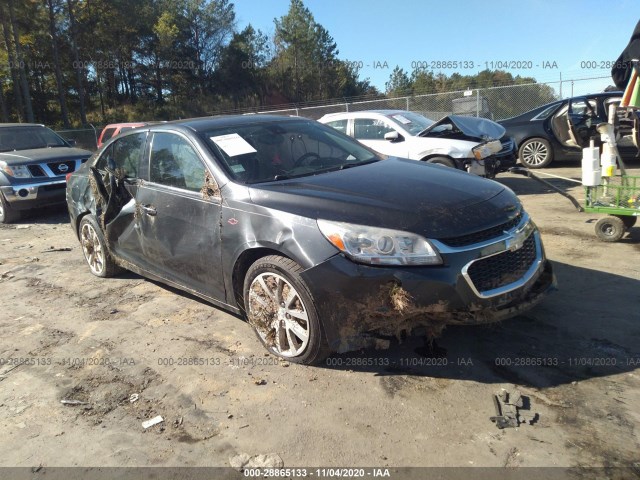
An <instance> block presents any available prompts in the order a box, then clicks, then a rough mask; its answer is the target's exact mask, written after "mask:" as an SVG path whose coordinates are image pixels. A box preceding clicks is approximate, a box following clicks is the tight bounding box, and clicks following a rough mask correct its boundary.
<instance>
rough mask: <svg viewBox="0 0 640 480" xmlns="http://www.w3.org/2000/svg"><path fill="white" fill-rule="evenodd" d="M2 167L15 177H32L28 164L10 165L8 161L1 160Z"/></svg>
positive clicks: (0, 165) (5, 171)
mask: <svg viewBox="0 0 640 480" xmlns="http://www.w3.org/2000/svg"><path fill="white" fill-rule="evenodd" d="M0 169H1V170H2V171H3V172H4V173H6V174H7V175H11V176H12V177H14V178H31V173H30V172H29V169H28V168H27V166H26V165H8V164H7V162H0Z"/></svg>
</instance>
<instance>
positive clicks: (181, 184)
mask: <svg viewBox="0 0 640 480" xmlns="http://www.w3.org/2000/svg"><path fill="white" fill-rule="evenodd" d="M149 162H150V163H149V180H150V181H152V182H155V183H159V184H161V185H167V186H169V187H176V188H182V189H185V190H191V191H192V192H201V191H202V189H203V187H204V186H205V172H206V170H205V168H204V165H203V164H202V161H201V160H200V158H199V157H198V154H197V153H196V151H195V150H194V149H193V147H192V146H191V144H189V142H187V141H186V140H185V139H184V138H182V137H180V136H178V135H174V134H172V133H154V134H153V140H152V142H151V157H150V159H149Z"/></svg>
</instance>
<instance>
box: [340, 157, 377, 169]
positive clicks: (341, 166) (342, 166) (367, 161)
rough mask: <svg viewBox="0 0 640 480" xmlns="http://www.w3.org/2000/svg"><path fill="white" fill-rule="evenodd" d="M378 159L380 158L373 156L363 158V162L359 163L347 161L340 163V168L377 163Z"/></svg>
mask: <svg viewBox="0 0 640 480" xmlns="http://www.w3.org/2000/svg"><path fill="white" fill-rule="evenodd" d="M378 161H379V160H378V159H376V158H372V159H371V160H363V161H362V162H358V163H345V164H344V165H340V167H338V170H345V169H347V168H351V167H359V166H360V165H369V164H370V163H376V162H378Z"/></svg>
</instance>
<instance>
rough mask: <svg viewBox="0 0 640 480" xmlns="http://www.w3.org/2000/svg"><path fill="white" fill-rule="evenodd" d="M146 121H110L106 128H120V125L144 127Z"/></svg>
mask: <svg viewBox="0 0 640 480" xmlns="http://www.w3.org/2000/svg"><path fill="white" fill-rule="evenodd" d="M146 124H147V123H146V122H123V123H110V124H109V125H107V126H106V127H104V128H118V127H144V126H145V125H146Z"/></svg>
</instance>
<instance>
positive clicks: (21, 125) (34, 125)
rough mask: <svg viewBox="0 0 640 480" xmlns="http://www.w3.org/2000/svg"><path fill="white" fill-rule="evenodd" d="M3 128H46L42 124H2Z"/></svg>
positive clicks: (0, 124) (0, 125)
mask: <svg viewBox="0 0 640 480" xmlns="http://www.w3.org/2000/svg"><path fill="white" fill-rule="evenodd" d="M2 127H44V125H43V124H42V123H0V128H2Z"/></svg>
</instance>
